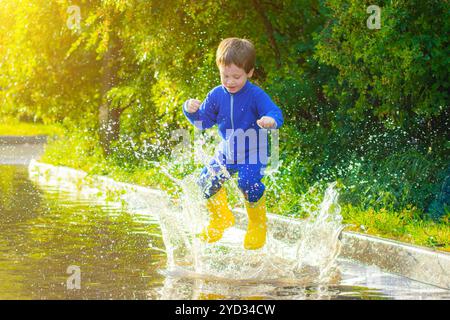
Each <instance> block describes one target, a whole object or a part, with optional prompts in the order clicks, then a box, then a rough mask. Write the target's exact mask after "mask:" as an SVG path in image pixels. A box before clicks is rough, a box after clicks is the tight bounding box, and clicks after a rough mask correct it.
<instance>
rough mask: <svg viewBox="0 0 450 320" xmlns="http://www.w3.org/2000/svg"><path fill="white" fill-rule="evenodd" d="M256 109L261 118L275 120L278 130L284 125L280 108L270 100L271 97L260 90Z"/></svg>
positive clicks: (257, 94)
mask: <svg viewBox="0 0 450 320" xmlns="http://www.w3.org/2000/svg"><path fill="white" fill-rule="evenodd" d="M256 107H257V109H258V114H259V116H260V118H261V117H263V116H268V117H272V118H273V119H275V122H276V127H275V128H276V129H278V128H280V127H281V126H282V125H283V122H284V119H283V113H282V111H281V109H280V108H278V106H277V105H276V104H275V103H274V102H273V101H272V99H270V97H269V95H268V94H267V93H265V92H264V90H262V89H260V90H258V91H257V92H256Z"/></svg>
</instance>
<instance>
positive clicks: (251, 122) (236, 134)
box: [183, 80, 283, 164]
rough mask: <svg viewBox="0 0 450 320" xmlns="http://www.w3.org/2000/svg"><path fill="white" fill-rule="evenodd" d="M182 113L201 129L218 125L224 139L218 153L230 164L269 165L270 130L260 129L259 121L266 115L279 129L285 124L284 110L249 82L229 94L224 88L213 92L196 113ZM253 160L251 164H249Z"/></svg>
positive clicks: (184, 106)
mask: <svg viewBox="0 0 450 320" xmlns="http://www.w3.org/2000/svg"><path fill="white" fill-rule="evenodd" d="M187 102H188V101H186V102H185V103H184V104H183V113H184V114H185V115H186V117H187V118H188V119H189V121H190V122H191V123H192V124H194V125H195V126H196V127H197V128H199V129H202V130H204V129H208V128H211V127H212V126H214V125H215V124H217V126H218V129H219V135H220V136H221V138H222V147H221V148H220V149H219V153H223V154H224V155H225V158H226V161H227V163H242V161H246V162H245V163H251V164H253V163H254V161H255V160H254V159H255V158H254V157H255V156H257V155H259V157H257V163H258V164H261V163H262V164H267V158H266V156H267V152H268V141H267V140H268V139H267V129H261V128H260V127H259V126H258V125H257V124H256V120H259V119H260V118H261V117H263V116H269V117H272V118H273V119H275V122H276V129H278V128H280V127H281V126H282V124H283V115H282V112H281V109H280V108H278V107H277V105H276V104H275V103H274V102H273V101H272V100H271V99H270V97H269V96H268V95H267V93H265V92H264V90H262V89H261V88H260V87H258V86H256V85H254V84H252V83H251V82H250V81H248V80H247V82H246V83H245V85H244V86H243V87H242V89H241V90H239V91H238V92H236V93H234V94H230V93H229V92H228V91H227V89H225V87H224V86H222V85H220V86H217V87H215V88H214V89H212V90H211V91H210V92H209V93H208V94H207V96H206V99H205V100H204V101H203V103H202V104H201V106H200V108H199V109H198V110H197V111H196V112H194V113H188V112H187V111H186V104H187ZM249 161H250V162H249Z"/></svg>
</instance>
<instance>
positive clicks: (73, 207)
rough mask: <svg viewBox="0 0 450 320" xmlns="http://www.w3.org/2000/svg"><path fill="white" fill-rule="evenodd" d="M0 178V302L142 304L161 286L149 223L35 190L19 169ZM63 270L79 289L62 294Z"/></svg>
mask: <svg viewBox="0 0 450 320" xmlns="http://www.w3.org/2000/svg"><path fill="white" fill-rule="evenodd" d="M0 177H1V180H0V221H1V223H0V239H1V241H0V252H1V260H0V279H1V281H0V298H3V299H60V298H87V299H110V298H112V299H134V298H137V299H147V298H149V295H150V298H151V292H152V289H153V288H154V287H155V286H161V285H162V281H163V277H162V276H161V275H159V274H158V273H157V272H156V270H157V269H158V268H161V267H162V266H164V265H165V254H164V252H162V251H161V248H163V244H162V239H161V237H160V236H159V234H160V231H159V228H158V225H157V224H156V221H154V220H152V219H150V218H149V217H148V216H141V217H139V219H136V217H132V216H131V215H130V214H128V213H126V212H125V211H121V210H117V209H111V208H109V207H107V206H101V205H98V204H93V203H87V202H85V201H74V199H73V195H72V196H71V195H69V194H65V193H64V192H56V190H51V189H47V190H45V191H40V190H39V189H38V188H37V187H36V186H34V185H33V184H32V183H31V182H30V181H29V180H28V172H27V169H26V168H25V167H17V166H0ZM150 243H151V244H152V246H149V244H150ZM70 265H76V266H79V267H80V270H81V290H67V288H66V281H67V278H68V277H69V276H70V274H67V273H66V272H67V268H68V267H69V266H70ZM153 298H155V297H153Z"/></svg>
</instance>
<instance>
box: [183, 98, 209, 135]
mask: <svg viewBox="0 0 450 320" xmlns="http://www.w3.org/2000/svg"><path fill="white" fill-rule="evenodd" d="M189 100H190V99H188V100H186V102H185V103H183V113H184V115H185V116H186V118H188V120H189V122H190V123H192V124H193V125H194V126H195V127H197V128H198V129H200V130H204V129H208V128H211V127H212V126H213V125H215V124H216V123H217V104H216V103H215V102H214V99H213V96H212V94H211V92H209V93H208V95H207V96H206V99H205V100H204V101H203V102H202V104H201V105H200V107H199V108H198V110H197V111H195V112H193V113H189V112H188V111H187V109H188V108H187V104H188V103H189Z"/></svg>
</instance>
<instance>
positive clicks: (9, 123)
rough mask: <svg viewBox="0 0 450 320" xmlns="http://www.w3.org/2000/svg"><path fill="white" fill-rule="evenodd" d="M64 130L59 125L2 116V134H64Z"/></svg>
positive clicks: (0, 128)
mask: <svg viewBox="0 0 450 320" xmlns="http://www.w3.org/2000/svg"><path fill="white" fill-rule="evenodd" d="M63 133H64V130H63V129H62V128H61V127H60V126H57V125H46V124H42V123H33V122H21V121H19V120H17V119H14V118H0V136H34V135H49V136H53V135H59V136H61V135H63Z"/></svg>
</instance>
